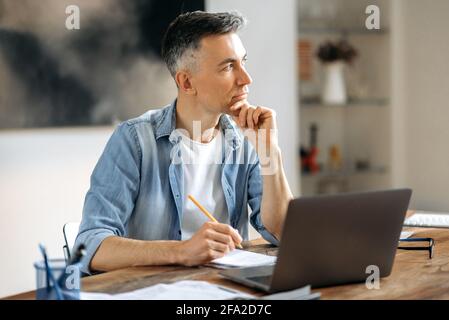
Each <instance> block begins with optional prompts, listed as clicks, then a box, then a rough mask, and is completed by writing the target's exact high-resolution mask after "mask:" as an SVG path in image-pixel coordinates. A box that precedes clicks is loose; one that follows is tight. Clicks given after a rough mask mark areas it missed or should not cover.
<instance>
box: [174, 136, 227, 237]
mask: <svg viewBox="0 0 449 320" xmlns="http://www.w3.org/2000/svg"><path fill="white" fill-rule="evenodd" d="M222 140H223V135H222V133H221V132H220V133H219V134H218V135H217V136H215V137H214V138H213V139H212V141H210V142H208V143H200V142H197V141H193V140H191V139H189V138H188V137H186V136H184V137H183V138H182V139H181V143H180V148H181V154H182V160H183V173H184V199H183V200H184V205H183V215H182V221H181V230H182V237H181V239H182V240H187V239H190V238H191V237H192V235H193V234H194V233H195V232H196V231H198V229H199V228H200V227H201V226H202V225H203V224H204V223H205V222H207V221H209V219H208V218H207V217H206V216H205V215H204V214H203V213H202V212H201V211H200V209H198V207H197V206H195V204H194V203H193V202H192V201H191V200H189V199H188V198H187V196H188V195H189V194H191V195H192V196H193V197H194V198H195V199H197V200H198V202H199V203H200V204H202V205H203V207H205V208H206V209H207V211H209V212H210V213H211V214H212V215H213V216H214V217H215V219H217V221H218V222H221V223H227V224H229V222H230V220H229V213H228V208H227V206H226V201H225V196H224V193H223V188H222V185H221V170H222V166H221V159H222Z"/></svg>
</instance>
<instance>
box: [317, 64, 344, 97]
mask: <svg viewBox="0 0 449 320" xmlns="http://www.w3.org/2000/svg"><path fill="white" fill-rule="evenodd" d="M323 69H324V79H323V80H324V82H323V88H322V89H323V91H322V93H321V102H322V103H323V104H331V105H341V104H345V103H346V101H347V95H346V85H345V78H344V73H343V70H344V63H343V62H341V61H337V62H331V63H326V64H324V65H323Z"/></svg>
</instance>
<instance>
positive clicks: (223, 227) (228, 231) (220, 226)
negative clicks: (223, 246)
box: [211, 223, 243, 244]
mask: <svg viewBox="0 0 449 320" xmlns="http://www.w3.org/2000/svg"><path fill="white" fill-rule="evenodd" d="M211 226H212V228H213V229H214V230H215V231H217V232H220V233H224V234H225V235H229V236H231V237H232V239H233V240H234V242H235V243H237V244H238V243H241V242H242V240H243V239H242V237H241V236H240V234H239V233H238V231H237V230H235V229H234V228H233V227H231V226H230V225H228V224H224V223H212V224H211Z"/></svg>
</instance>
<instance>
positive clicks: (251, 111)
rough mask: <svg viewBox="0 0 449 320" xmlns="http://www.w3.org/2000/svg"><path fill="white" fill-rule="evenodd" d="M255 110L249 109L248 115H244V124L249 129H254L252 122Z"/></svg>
mask: <svg viewBox="0 0 449 320" xmlns="http://www.w3.org/2000/svg"><path fill="white" fill-rule="evenodd" d="M254 110H256V109H255V108H249V109H248V113H247V115H246V123H247V125H248V127H249V128H250V129H254V124H255V123H254V120H253V114H254Z"/></svg>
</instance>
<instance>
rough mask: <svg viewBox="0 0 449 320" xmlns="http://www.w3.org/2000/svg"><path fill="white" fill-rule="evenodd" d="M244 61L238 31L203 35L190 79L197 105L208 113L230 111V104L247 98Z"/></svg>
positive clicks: (243, 52)
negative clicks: (194, 69) (194, 68)
mask: <svg viewBox="0 0 449 320" xmlns="http://www.w3.org/2000/svg"><path fill="white" fill-rule="evenodd" d="M245 61H246V50H245V48H244V47H243V44H242V41H241V40H240V38H239V36H238V35H237V34H235V33H228V34H224V35H214V36H208V37H205V38H203V39H202V40H201V46H200V48H199V50H198V51H197V58H196V63H197V68H196V71H195V72H194V73H193V75H192V78H191V81H192V86H193V87H194V88H195V89H196V92H197V95H196V98H197V101H198V104H199V105H200V106H201V107H203V108H205V110H208V111H210V112H214V113H230V111H229V107H230V106H231V105H232V104H234V103H235V102H236V101H239V100H244V99H246V98H247V92H248V85H249V84H250V83H251V82H252V80H251V77H250V76H249V74H248V73H247V72H246V69H245V66H244V64H245Z"/></svg>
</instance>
